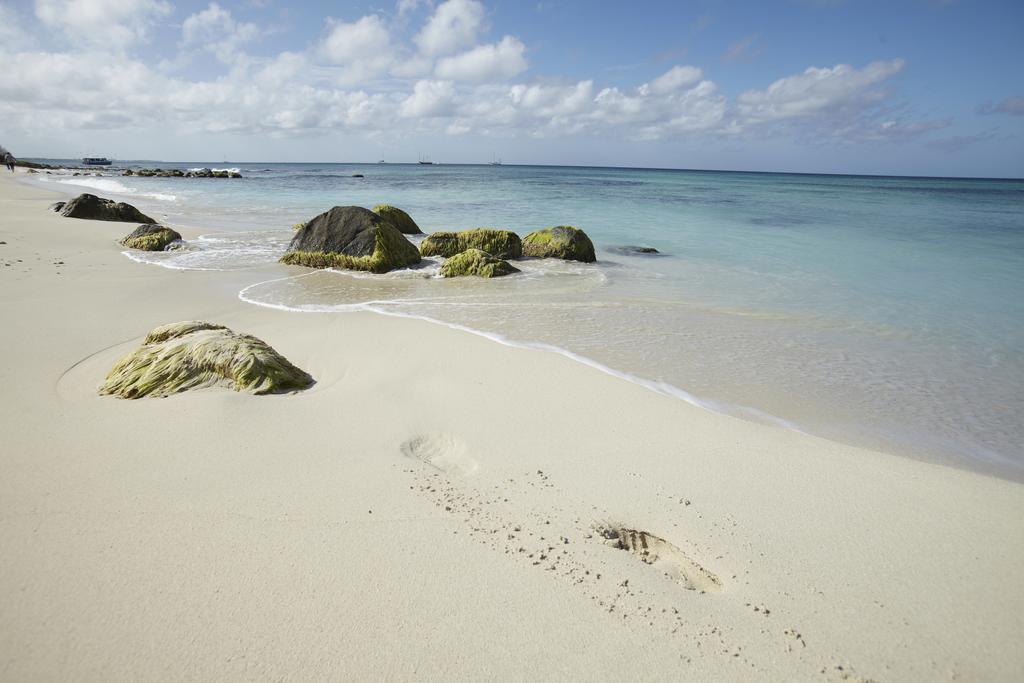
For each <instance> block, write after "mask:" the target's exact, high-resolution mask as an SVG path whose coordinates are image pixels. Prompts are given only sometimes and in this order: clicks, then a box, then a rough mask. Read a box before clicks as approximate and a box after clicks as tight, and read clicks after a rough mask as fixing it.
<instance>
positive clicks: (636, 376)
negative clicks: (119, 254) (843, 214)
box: [24, 162, 1024, 483]
mask: <svg viewBox="0 0 1024 683" xmlns="http://www.w3.org/2000/svg"><path fill="white" fill-rule="evenodd" d="M182 163H185V162H182ZM187 163H197V162H187ZM338 165H339V166H344V164H338ZM817 175H821V174H817ZM825 175H828V174H825ZM865 177H868V176H865ZM117 178H120V176H112V177H110V178H107V179H113V182H119V181H118V180H117ZM24 180H25V181H26V182H27V183H28V184H30V185H32V186H36V187H41V188H43V189H45V190H48V191H53V192H57V193H60V194H65V193H66V195H67V196H68V197H73V196H75V195H76V194H78V193H80V192H81V191H83V188H84V191H89V192H100V193H102V192H103V190H102V189H101V188H96V187H92V186H91V185H90V184H89V182H88V181H86V182H85V183H84V184H78V183H76V182H75V181H74V180H69V181H68V182H59V181H58V182H56V183H54V185H55V187H49V186H48V183H45V182H39V179H38V176H29V175H27V174H24ZM114 196H117V197H119V198H123V199H129V200H130V201H134V202H135V203H136V204H138V205H139V206H142V207H143V208H145V209H146V210H147V211H149V212H150V213H152V214H153V215H157V214H163V213H164V211H163V210H164V209H166V208H168V207H167V206H166V205H165V202H163V201H162V200H161V199H160V198H159V197H158V196H156V195H154V194H152V193H149V194H147V193H122V192H116V193H115V194H114ZM177 208H178V209H179V212H181V213H183V214H187V215H188V216H189V217H190V220H189V221H188V222H186V223H178V222H176V221H174V220H167V221H162V222H164V223H166V224H167V225H169V226H171V227H174V228H175V229H177V230H178V231H179V232H181V233H182V234H183V235H185V236H186V237H187V238H188V239H198V238H200V237H216V236H217V235H218V234H219V233H220V232H222V231H228V232H235V231H236V227H237V226H235V227H232V228H224V229H223V230H222V229H213V230H212V231H211V230H210V229H209V228H206V229H204V228H201V227H199V226H198V224H199V223H205V224H207V225H209V224H215V223H216V220H212V221H211V220H205V221H204V220H203V217H204V215H205V214H203V213H202V212H200V213H194V212H191V211H190V210H188V209H187V207H184V206H182V205H178V206H177ZM239 229H240V228H239ZM123 253H124V254H125V256H126V258H128V259H130V260H133V261H136V262H139V263H142V264H144V265H149V266H154V265H155V266H159V267H162V268H167V269H171V270H181V271H189V270H193V271H199V272H228V271H231V272H246V271H251V270H259V269H261V268H265V267H267V266H269V265H271V264H270V263H265V264H263V263H258V264H255V265H253V266H249V267H244V268H221V269H218V268H203V267H198V266H185V267H179V266H175V265H168V264H164V263H156V262H148V261H144V260H141V259H140V258H136V257H134V256H133V255H132V254H131V253H129V252H128V251H125V252H123ZM275 263H276V262H275ZM343 274H344V273H343ZM304 275H307V273H303V274H302V275H300V276H299V277H301V276H304ZM291 277H296V276H285V277H274V278H271V279H270V280H267V281H257V282H248V283H246V284H245V285H244V286H243V287H242V288H240V291H239V293H238V295H239V299H240V300H242V301H245V302H246V303H249V304H251V305H256V306H265V307H268V308H272V309H277V310H281V311H292V312H302V313H309V312H316V313H325V314H331V313H350V312H352V311H355V310H365V311H369V312H373V313H376V314H379V315H388V316H397V317H407V318H409V319H414V320H422V321H426V322H430V323H433V324H437V325H441V326H444V327H449V328H451V329H454V330H460V331H463V332H468V333H470V334H474V335H478V336H481V337H484V338H486V339H490V340H491V341H494V342H496V343H498V344H502V345H507V346H511V347H516V348H534V349H541V350H545V351H548V352H551V353H556V354H560V355H563V356H565V357H567V358H570V359H572V360H574V361H576V362H579V363H581V364H583V365H585V366H589V367H592V368H594V369H597V370H599V371H600V372H604V373H606V374H608V375H610V376H613V377H617V378H619V379H622V380H625V381H628V382H631V383H634V384H636V385H638V386H641V387H644V388H646V389H648V390H650V391H653V392H655V393H659V394H663V395H668V396H671V397H673V398H675V399H678V400H682V401H684V402H686V403H689V404H691V405H694V406H697V407H700V408H703V409H705V410H708V411H711V412H714V413H717V414H722V415H728V416H731V417H735V418H739V419H743V420H746V421H750V422H753V423H756V424H768V425H775V426H781V427H783V428H786V429H791V430H793V431H796V432H798V433H802V434H809V435H814V436H818V437H819V438H824V439H827V440H831V441H835V442H837V443H841V444H844V445H848V446H852V447H857V448H864V449H868V450H877V451H881V452H886V453H888V454H890V455H892V456H893V457H901V458H908V459H911V460H915V461H919V462H924V463H930V464H938V465H942V466H947V467H952V468H954V469H959V470H964V471H969V472H974V473H978V474H982V475H986V476H994V477H997V478H1002V479H1006V480H1009V481H1013V482H1016V483H1024V467H1022V466H1021V464H1020V463H1019V462H1017V461H1015V460H1014V459H1013V458H1012V457H1010V456H1008V455H1006V454H1005V453H1004V452H1001V451H996V450H992V449H990V448H987V447H986V446H983V445H979V444H976V445H974V446H973V447H972V449H971V450H964V447H963V445H959V444H955V445H950V444H944V443H942V442H941V441H939V442H927V441H923V440H922V437H923V436H924V435H923V434H918V435H917V436H918V438H916V439H914V438H906V439H904V440H902V441H899V440H894V438H893V437H894V435H893V434H892V433H889V432H884V431H881V430H879V429H878V428H871V425H870V424H869V423H850V424H847V425H845V426H844V427H835V426H832V427H826V424H825V420H824V417H823V415H824V413H819V414H818V415H816V416H808V415H804V416H803V417H802V418H801V417H797V416H792V415H790V416H786V415H785V413H786V411H785V410H783V411H777V410H772V409H771V407H760V406H758V405H753V404H748V403H747V402H744V401H742V400H741V399H740V397H738V396H727V397H715V396H711V395H706V394H705V393H696V392H694V391H692V390H690V389H687V388H684V387H682V386H679V385H678V384H675V383H673V382H671V381H666V380H658V379H649V378H648V377H647V376H645V375H643V374H641V373H639V372H635V371H633V370H629V369H620V368H619V367H616V366H615V365H612V364H609V363H606V362H602V361H599V360H596V359H593V358H591V357H589V356H587V355H586V354H583V353H578V352H576V351H573V350H572V349H570V348H567V347H565V346H560V345H558V344H551V343H548V342H544V341H533V340H523V339H517V338H513V337H511V336H509V335H508V334H504V333H502V332H497V331H492V330H487V329H478V328H475V327H471V326H468V325H465V324H460V323H458V322H449V321H446V320H443V319H440V318H435V317H432V316H430V315H424V314H418V313H404V312H398V311H389V310H385V309H384V308H382V307H381V306H374V304H375V303H377V302H375V301H369V302H360V303H352V304H338V305H337V306H334V307H329V308H315V309H314V308H307V309H302V308H297V307H293V306H291V307H290V306H285V305H277V304H272V303H269V302H263V301H258V300H255V299H251V298H247V297H246V296H245V292H246V291H248V290H249V289H251V288H254V287H259V286H262V285H265V284H268V283H270V282H274V281H284V280H287V279H290V278H291ZM383 303H385V304H387V303H391V302H383ZM762 398H765V397H762ZM768 398H769V399H770V400H769V402H771V400H774V401H775V402H776V403H778V399H779V395H777V394H771V393H769V394H768ZM762 403H763V402H762ZM778 407H779V406H778V405H776V406H775V408H778ZM786 407H792V406H786ZM839 407H840V408H841V407H842V406H839ZM780 412H781V413H782V414H779V413H780ZM792 412H801V411H798V410H795V409H794V410H793V411H792ZM815 418H817V419H815Z"/></svg>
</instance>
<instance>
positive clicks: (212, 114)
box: [0, 0, 995, 142]
mask: <svg viewBox="0 0 1024 683" xmlns="http://www.w3.org/2000/svg"><path fill="white" fill-rule="evenodd" d="M105 1H109V0H105ZM125 2H126V4H128V5H132V6H133V7H135V11H134V12H126V13H121V14H116V13H115V15H114V16H113V19H114V20H115V22H114V23H117V24H118V25H121V26H124V27H132V26H133V27H135V28H132V29H131V31H133V32H132V33H131V34H130V36H129V37H128V38H125V40H126V41H128V42H127V43H123V44H130V43H131V40H137V39H140V38H139V37H140V36H144V35H145V30H146V28H147V26H148V25H149V24H148V23H147V22H151V21H152V20H153V19H154V17H157V16H158V15H159V12H160V11H162V10H154V9H153V8H154V7H157V6H159V5H160V4H162V3H160V2H156V1H155V0H125ZM86 4H88V3H86ZM421 4H422V3H421ZM55 5H56V3H55V0H40V2H39V3H38V4H37V11H41V12H42V15H41V17H45V19H43V18H41V21H43V23H44V24H45V23H46V22H47V21H49V22H50V23H49V24H46V25H47V26H51V25H57V24H54V23H53V22H55V21H57V20H56V19H54V18H53V17H51V16H50V15H48V14H47V11H49V10H50V9H53V7H54V6H55ZM99 5H102V1H100V2H99V4H98V5H90V6H91V7H93V8H94V9H95V7H96V6H99ZM82 6H83V7H84V5H82ZM4 7H5V5H2V4H0V19H2V18H3V17H5V16H9V15H10V12H8V11H6V10H4ZM147 7H148V8H149V9H148V10H147V9H145V8H147ZM79 9H81V8H79ZM399 10H401V7H399ZM406 11H409V10H406ZM422 13H423V14H425V15H426V14H429V17H427V18H426V20H425V23H424V25H423V27H422V29H421V30H420V32H419V33H417V34H416V35H415V37H414V42H413V43H412V44H408V45H405V46H403V45H402V43H401V41H400V40H399V39H398V36H399V35H401V34H402V33H403V29H402V24H401V22H400V21H399V20H398V19H397V18H396V17H395V16H394V15H390V16H389V17H385V16H382V15H368V16H364V17H362V18H359V19H357V20H354V21H351V22H345V21H340V20H334V19H331V20H328V21H327V24H326V27H325V32H324V35H323V36H322V38H321V39H319V40H313V41H312V42H311V43H309V44H307V45H306V46H305V47H297V48H295V49H294V50H292V51H286V52H280V53H278V54H276V55H269V56H260V55H252V54H246V53H245V52H243V48H244V46H245V45H246V44H248V43H249V42H251V41H253V40H255V39H257V38H259V37H260V36H261V35H263V31H261V30H260V28H259V27H257V26H255V25H253V24H247V23H244V22H240V21H238V20H237V19H236V18H235V17H234V16H233V15H232V12H231V11H229V10H228V9H227V8H226V7H225V6H222V5H221V4H220V3H218V2H210V4H209V5H208V6H206V8H205V9H202V10H201V11H198V12H195V13H194V14H192V15H190V16H188V17H187V18H186V19H185V20H184V22H183V24H182V27H181V41H180V43H179V45H178V46H179V49H180V50H181V51H182V53H185V54H186V55H187V53H188V52H189V51H193V52H194V51H196V50H197V49H204V50H205V49H210V50H212V51H214V54H217V55H218V57H219V58H220V59H221V60H222V61H223V62H224V63H225V64H227V65H228V67H229V68H223V67H222V68H221V73H219V74H216V75H205V76H204V77H202V78H196V77H186V76H185V75H184V73H185V69H184V68H179V69H177V70H171V69H164V70H160V69H155V68H150V67H149V66H147V65H146V63H145V61H144V60H141V59H133V58H132V57H131V56H129V55H121V56H120V57H119V58H118V59H111V58H110V55H109V54H104V53H102V52H101V51H96V50H92V49H90V48H89V47H88V46H86V49H81V48H78V47H76V46H71V47H70V48H68V49H67V51H66V52H31V53H29V52H21V53H18V52H13V51H12V50H11V49H8V50H7V51H6V52H5V51H2V50H0V121H4V122H5V124H8V123H9V125H10V128H11V129H12V130H19V131H21V130H24V131H35V133H34V134H36V135H45V131H47V130H52V129H54V128H57V129H66V130H74V129H84V128H89V129H107V130H124V129H126V128H133V127H137V128H140V129H142V128H146V129H149V130H160V131H169V132H174V131H176V130H180V131H188V132H189V133H196V132H199V133H201V132H203V131H209V132H228V131H230V132H234V133H238V134H245V135H254V136H256V135H288V136H295V135H302V134H322V133H331V132H338V131H349V132H351V131H358V132H359V134H360V135H363V136H368V137H372V136H392V137H399V136H402V135H403V134H408V133H410V132H415V133H417V134H421V133H423V134H447V135H478V136H498V135H501V136H507V137H510V138H521V137H524V136H534V137H549V138H554V137H558V136H572V135H591V136H598V137H600V139H608V140H615V139H619V140H622V139H633V140H636V139H639V140H666V139H673V138H679V137H687V136H689V137H691V138H694V139H696V138H705V137H709V136H715V135H720V136H724V135H730V136H734V135H743V134H748V135H754V134H762V133H760V132H759V131H760V130H761V129H762V128H763V127H769V126H770V127H773V133H774V132H776V128H775V127H778V126H786V125H787V124H789V123H791V122H798V123H799V126H793V127H791V128H787V129H785V130H782V129H779V130H778V132H783V133H787V134H791V135H793V136H794V137H799V136H802V135H808V134H818V137H819V139H820V138H822V137H825V136H826V135H827V136H829V137H834V138H838V139H846V140H858V141H863V142H872V141H874V142H879V141H904V140H911V139H916V138H918V137H920V136H924V135H928V134H929V133H930V132H931V131H935V130H938V129H940V128H942V127H944V126H946V125H948V122H944V121H924V120H916V119H915V118H914V117H912V116H910V115H909V114H908V112H907V111H905V110H904V109H900V108H899V107H893V106H890V99H891V98H888V96H887V93H886V92H885V91H884V90H883V87H884V84H885V82H886V81H887V79H889V78H891V77H892V76H893V75H894V74H896V73H898V72H899V71H900V70H901V69H902V68H903V62H902V61H900V60H895V61H892V62H875V63H873V64H869V65H867V66H865V67H863V68H860V69H857V68H854V67H851V66H848V65H838V66H835V67H832V68H826V69H822V68H814V67H812V68H810V69H807V70H806V71H804V72H803V73H800V74H795V75H792V76H788V77H785V78H781V79H779V80H777V81H775V82H774V83H772V84H770V85H768V86H767V87H766V88H765V89H763V90H750V91H747V92H744V93H743V94H741V95H740V96H739V98H737V99H736V100H735V102H732V103H730V102H729V101H728V100H727V99H726V97H725V96H723V95H722V94H721V93H720V92H719V90H718V88H717V86H716V84H715V83H714V82H712V81H711V80H708V79H705V78H704V74H703V72H702V70H701V69H700V68H698V67H696V66H687V65H678V66H673V67H672V68H670V69H668V70H667V71H665V72H664V73H662V74H660V75H658V76H657V77H656V78H653V79H651V80H649V81H647V82H645V83H640V84H637V85H635V86H629V85H618V86H617V87H602V85H600V84H598V83H596V82H595V81H594V80H592V79H578V80H577V79H574V80H572V81H564V80H557V79H554V78H551V79H548V80H545V81H543V82H509V79H513V78H515V77H516V76H520V78H521V74H522V73H523V72H524V71H525V70H526V68H527V60H526V56H525V52H526V48H525V46H524V44H523V42H522V41H521V40H519V39H518V38H517V37H514V36H510V35H507V36H504V37H503V38H502V39H501V40H500V41H497V42H494V43H488V44H479V43H478V38H479V35H480V33H481V31H482V30H483V29H484V19H485V15H484V11H483V7H482V5H480V3H479V2H475V0H448V1H447V2H445V3H443V4H441V5H439V6H437V7H436V8H434V9H431V10H430V11H429V12H428V11H423V12H422ZM82 16H87V15H82ZM24 18H27V17H24ZM140 27H141V28H140ZM126 30H127V29H126ZM413 30H414V29H406V34H408V33H409V32H411V31H413ZM131 36H134V38H133V37H131ZM212 46H216V47H212ZM182 59H183V58H182V57H181V56H179V59H178V62H179V64H183V65H184V66H187V60H186V61H184V62H183V61H182ZM208 61H209V60H208ZM993 109H995V107H993Z"/></svg>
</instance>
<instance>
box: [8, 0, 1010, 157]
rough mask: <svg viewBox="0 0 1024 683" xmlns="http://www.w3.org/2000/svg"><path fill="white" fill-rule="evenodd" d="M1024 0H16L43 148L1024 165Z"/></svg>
mask: <svg viewBox="0 0 1024 683" xmlns="http://www.w3.org/2000/svg"><path fill="white" fill-rule="evenodd" d="M1022 27H1024V2H1020V0H1016V1H1013V2H985V1H969V0H890V2H870V1H867V0H860V1H858V0H778V1H776V2H769V1H765V2H728V1H725V0H722V1H715V0H704V1H697V2H683V1H675V2H636V3H622V2H605V1H595V2H582V1H578V2H577V1H559V0H540V1H534V2H511V1H509V0H501V1H497V2H484V1H478V0H444V1H443V2H442V1H438V0H434V1H430V0H418V1H417V0H397V2H396V1H393V0H389V1H384V0H380V1H379V2H320V3H317V2H294V1H291V2H286V1H284V0H240V1H238V2H230V1H228V0H223V1H219V2H209V0H204V1H193V0H188V1H185V0H178V1H175V0H22V1H17V2H11V1H8V0H0V143H2V144H4V145H5V146H6V147H8V148H10V149H11V150H12V151H13V152H14V153H15V154H19V155H22V156H52V157H76V156H82V155H85V154H90V155H107V156H115V157H118V158H146V159H163V160H210V161H219V160H223V159H230V160H233V161H376V160H377V159H378V158H381V157H383V158H385V159H387V160H389V161H414V160H416V158H417V156H418V155H421V154H426V155H430V156H431V158H433V159H434V160H435V161H438V162H448V163H460V162H468V163H480V162H486V161H489V160H490V159H491V158H492V155H497V156H500V157H501V158H502V159H503V160H504V162H505V163H542V164H593V165H617V166H656V167H674V168H714V169H737V170H777V171H801V172H835V173H884V174H914V175H962V176H1002V177H1022V176H1024V76H1022V75H1021V65H1022V64H1024V34H1022V31H1024V28H1022Z"/></svg>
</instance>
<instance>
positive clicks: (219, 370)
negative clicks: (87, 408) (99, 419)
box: [99, 320, 313, 398]
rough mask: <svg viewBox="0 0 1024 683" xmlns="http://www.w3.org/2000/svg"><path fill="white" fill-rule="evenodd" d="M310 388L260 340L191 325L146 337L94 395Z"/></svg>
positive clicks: (160, 329) (308, 381)
mask: <svg viewBox="0 0 1024 683" xmlns="http://www.w3.org/2000/svg"><path fill="white" fill-rule="evenodd" d="M311 384H313V378H312V377H310V376H309V375H308V374H306V373H305V372H303V371H302V370H300V369H299V368H297V367H295V366H294V365H292V364H291V363H290V362H288V360H287V359H286V358H284V357H283V356H282V355H281V354H279V353H278V352H277V351H275V350H274V349H272V348H271V347H270V346H268V345H267V344H266V343H265V342H263V341H261V340H260V339H257V338H256V337H252V336H250V335H247V334H239V333H237V332H232V331H231V330H229V329H228V328H226V327H224V326H223V325H215V324H212V323H207V322H201V321H194V320H193V321H185V322H179V323H172V324H170V325H162V326H161V327H157V328H156V329H154V330H153V331H152V332H150V333H149V334H148V335H147V336H146V340H145V341H144V342H143V343H142V346H140V347H139V348H137V349H136V350H135V351H132V352H131V353H130V354H128V355H127V356H125V357H124V358H122V359H121V360H119V361H118V362H117V364H116V365H114V367H113V368H112V369H111V370H110V373H109V374H108V375H107V378H106V380H105V381H104V382H103V385H102V386H100V389H99V393H100V395H112V396H117V397H119V398H142V397H144V396H170V395H171V394H176V393H178V392H182V391H187V390H189V389H202V388H206V387H213V386H224V387H229V388H231V389H234V390H235V391H243V392H247V393H250V394H272V393H281V392H286V391H297V390H299V389H305V388H307V387H309V386H310V385H311Z"/></svg>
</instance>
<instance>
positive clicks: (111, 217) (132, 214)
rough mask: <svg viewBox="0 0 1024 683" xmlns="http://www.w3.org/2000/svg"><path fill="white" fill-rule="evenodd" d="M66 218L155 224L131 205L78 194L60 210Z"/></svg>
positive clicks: (91, 195)
mask: <svg viewBox="0 0 1024 683" xmlns="http://www.w3.org/2000/svg"><path fill="white" fill-rule="evenodd" d="M60 215H62V216H66V217H68V218H86V219H89V220H94V221H122V222H125V223H156V221H155V220H153V219H152V218H150V217H149V216H147V215H146V214H144V213H142V212H141V211H139V210H138V209H136V208H135V207H134V206H132V205H131V204H125V203H124V202H115V201H114V200H113V199H104V198H103V197H97V196H96V195H94V194H80V195H78V196H77V197H75V198H74V199H72V200H71V201H69V202H66V203H65V204H64V206H63V207H61V209H60Z"/></svg>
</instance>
